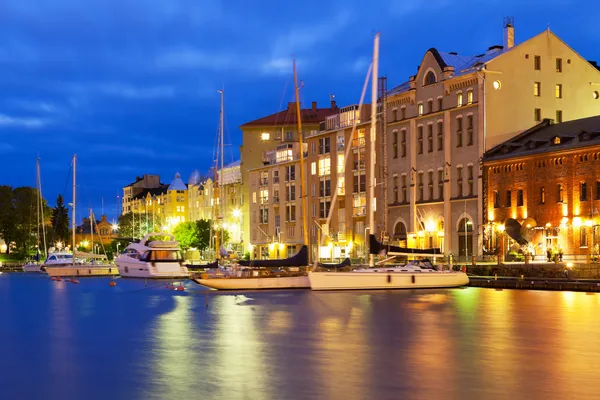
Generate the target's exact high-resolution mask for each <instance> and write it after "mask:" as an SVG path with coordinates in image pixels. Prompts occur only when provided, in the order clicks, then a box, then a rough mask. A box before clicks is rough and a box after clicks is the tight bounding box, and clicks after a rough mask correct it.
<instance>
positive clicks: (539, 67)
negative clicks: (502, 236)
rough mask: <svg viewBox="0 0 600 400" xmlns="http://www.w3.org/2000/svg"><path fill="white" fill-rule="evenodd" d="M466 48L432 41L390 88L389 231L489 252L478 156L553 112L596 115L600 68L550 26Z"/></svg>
mask: <svg viewBox="0 0 600 400" xmlns="http://www.w3.org/2000/svg"><path fill="white" fill-rule="evenodd" d="M504 33H505V36H504V45H503V46H499V45H496V46H492V47H490V48H489V49H488V50H487V51H486V52H485V53H482V54H480V55H476V56H463V55H459V54H457V53H454V52H447V53H446V52H441V51H438V50H437V49H434V48H432V49H429V50H428V51H427V52H426V53H425V55H424V57H423V60H422V61H421V64H420V65H419V67H418V70H417V73H416V74H415V75H414V76H411V77H410V78H409V79H408V81H406V82H405V83H403V84H401V85H399V86H397V87H395V88H393V89H392V90H390V91H389V92H388V93H387V101H386V110H387V120H386V123H387V135H388V137H387V143H389V144H390V145H389V149H388V157H387V168H388V175H387V188H388V194H387V197H388V199H390V200H389V203H388V210H389V211H388V231H390V234H391V238H392V239H393V241H394V242H396V243H400V244H407V245H408V246H416V247H419V248H430V247H440V248H441V249H442V250H443V251H444V253H445V254H450V253H452V254H453V255H454V256H455V257H456V256H460V257H463V258H464V257H465V256H467V257H471V256H473V255H481V254H483V250H484V246H483V238H484V229H485V227H486V224H487V219H486V218H485V215H484V210H485V207H484V199H483V192H484V191H483V186H482V185H483V182H482V166H481V159H482V157H483V155H484V153H485V152H486V151H487V150H490V149H492V148H493V147H494V146H496V145H498V144H499V143H503V142H504V141H506V140H508V139H510V138H511V137H514V136H516V135H518V134H519V133H520V132H523V131H524V130H526V129H528V128H529V127H531V126H532V125H533V124H535V123H538V122H541V121H542V120H543V119H544V118H552V119H554V120H555V121H557V122H561V121H571V120H574V119H579V118H584V117H588V116H593V115H596V114H598V110H600V99H599V95H598V93H599V90H600V89H599V87H598V86H595V85H599V84H600V71H599V70H598V69H597V67H596V66H595V65H594V64H592V63H590V62H588V61H586V60H585V59H583V58H582V57H581V56H580V55H579V54H577V53H576V52H575V51H573V49H571V48H570V47H569V46H568V45H567V44H565V43H564V42H563V41H562V40H561V39H560V38H558V37H557V36H556V35H555V34H554V33H552V32H551V31H550V30H546V31H544V32H542V33H540V34H539V35H537V36H535V37H533V38H531V39H528V40H526V41H524V42H522V43H520V44H516V45H515V36H514V24H513V23H512V21H511V20H510V19H508V20H506V21H505V30H504Z"/></svg>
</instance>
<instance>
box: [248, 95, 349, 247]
mask: <svg viewBox="0 0 600 400" xmlns="http://www.w3.org/2000/svg"><path fill="white" fill-rule="evenodd" d="M336 112H338V110H337V106H336V104H335V101H332V102H331V107H328V108H318V107H317V103H316V102H312V105H311V108H303V109H301V110H300V115H301V122H302V129H303V131H304V135H305V137H306V136H308V135H309V134H311V133H314V132H317V131H318V130H319V123H320V122H321V121H324V120H325V118H326V117H327V116H329V115H331V114H334V113H336ZM240 129H241V130H242V143H243V144H242V146H241V147H240V155H241V171H242V193H244V194H245V195H246V196H247V195H248V194H249V193H251V192H255V191H256V190H258V189H257V186H255V187H254V188H251V186H252V185H251V180H250V171H254V170H256V169H257V168H260V167H263V166H271V165H273V164H271V162H272V161H273V159H272V158H273V157H275V161H277V158H276V153H277V152H279V153H280V154H284V153H285V154H287V153H292V154H293V155H292V158H294V157H296V154H299V153H297V151H299V149H297V148H296V147H298V146H297V143H298V118H297V112H296V103H295V102H290V103H288V106H287V109H285V110H283V111H280V112H277V113H275V114H271V115H268V116H266V117H262V118H259V119H256V120H254V121H250V122H247V123H245V124H243V125H242V126H241V127H240ZM288 158H289V157H288V156H285V157H283V158H281V159H280V161H278V162H276V163H289V162H292V161H293V160H288ZM284 159H285V160H286V161H282V160H284ZM291 165H294V164H293V163H292V164H291ZM291 165H290V166H291ZM278 173H279V172H278ZM297 174H298V179H299V178H300V171H299V170H298V171H297ZM280 176H282V177H283V176H284V175H280ZM256 184H258V181H257V182H256ZM298 186H299V185H298ZM298 193H299V192H298ZM252 200H253V199H249V200H248V201H243V204H242V207H241V219H242V232H241V235H242V238H243V240H244V243H250V242H252V239H251V232H254V224H253V223H252V222H251V216H250V204H252ZM298 215H301V214H298ZM298 235H299V233H298ZM296 239H297V238H296ZM259 254H260V253H259Z"/></svg>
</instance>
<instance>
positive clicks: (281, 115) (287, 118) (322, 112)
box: [240, 101, 339, 129]
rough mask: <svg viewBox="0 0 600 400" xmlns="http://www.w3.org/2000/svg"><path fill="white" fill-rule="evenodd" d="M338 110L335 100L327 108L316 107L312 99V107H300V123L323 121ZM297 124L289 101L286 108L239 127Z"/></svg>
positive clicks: (292, 105) (292, 103) (294, 111)
mask: <svg viewBox="0 0 600 400" xmlns="http://www.w3.org/2000/svg"><path fill="white" fill-rule="evenodd" d="M338 111H339V110H338V107H337V106H336V104H335V101H332V102H331V107H329V108H317V102H316V101H314V102H313V103H312V108H302V109H300V115H301V117H302V123H304V124H318V123H319V122H321V121H324V120H325V118H326V117H328V116H329V115H331V114H335V113H337V112H338ZM297 124H298V118H297V113H296V103H295V102H289V103H288V108H287V109H286V110H283V111H280V112H277V113H275V114H271V115H268V116H266V117H262V118H259V119H255V120H254V121H250V122H246V123H245V124H243V125H242V126H241V127H240V128H241V129H243V128H247V127H252V126H282V125H283V126H296V125H297Z"/></svg>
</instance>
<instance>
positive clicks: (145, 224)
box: [119, 212, 164, 238]
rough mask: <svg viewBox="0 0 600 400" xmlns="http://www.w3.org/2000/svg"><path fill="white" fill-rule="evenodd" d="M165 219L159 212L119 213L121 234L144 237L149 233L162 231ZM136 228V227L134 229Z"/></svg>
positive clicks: (122, 235)
mask: <svg viewBox="0 0 600 400" xmlns="http://www.w3.org/2000/svg"><path fill="white" fill-rule="evenodd" d="M163 224H164V220H163V219H162V217H161V216H160V215H158V214H153V213H135V214H134V213H133V212H128V213H126V214H121V215H119V236H121V237H129V238H132V237H133V236H134V234H135V237H136V238H139V237H143V236H144V235H146V234H147V233H151V232H161V231H162V226H163ZM134 228H135V229H134Z"/></svg>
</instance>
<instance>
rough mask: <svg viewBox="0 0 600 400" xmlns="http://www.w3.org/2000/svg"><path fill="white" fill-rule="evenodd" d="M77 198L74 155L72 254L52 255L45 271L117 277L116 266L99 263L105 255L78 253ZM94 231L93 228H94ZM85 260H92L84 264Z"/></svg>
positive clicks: (74, 157)
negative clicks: (76, 234) (76, 241)
mask: <svg viewBox="0 0 600 400" xmlns="http://www.w3.org/2000/svg"><path fill="white" fill-rule="evenodd" d="M76 198H77V155H73V208H72V215H71V231H72V232H71V233H72V243H71V245H72V252H67V251H61V252H55V253H50V252H48V258H47V259H46V261H44V265H43V267H42V268H43V269H44V270H45V271H46V272H47V273H48V275H50V276H51V277H61V276H73V277H75V276H77V277H81V276H108V275H117V274H118V273H119V272H118V269H117V267H115V266H114V265H111V264H105V263H98V262H97V260H105V259H106V256H105V255H103V254H93V253H84V252H79V251H76V248H77V247H76V243H75V232H76V230H77V223H76V221H77V219H76V214H75V210H76V204H77V203H76ZM92 231H93V227H92ZM83 260H91V261H90V262H84V261H83Z"/></svg>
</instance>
